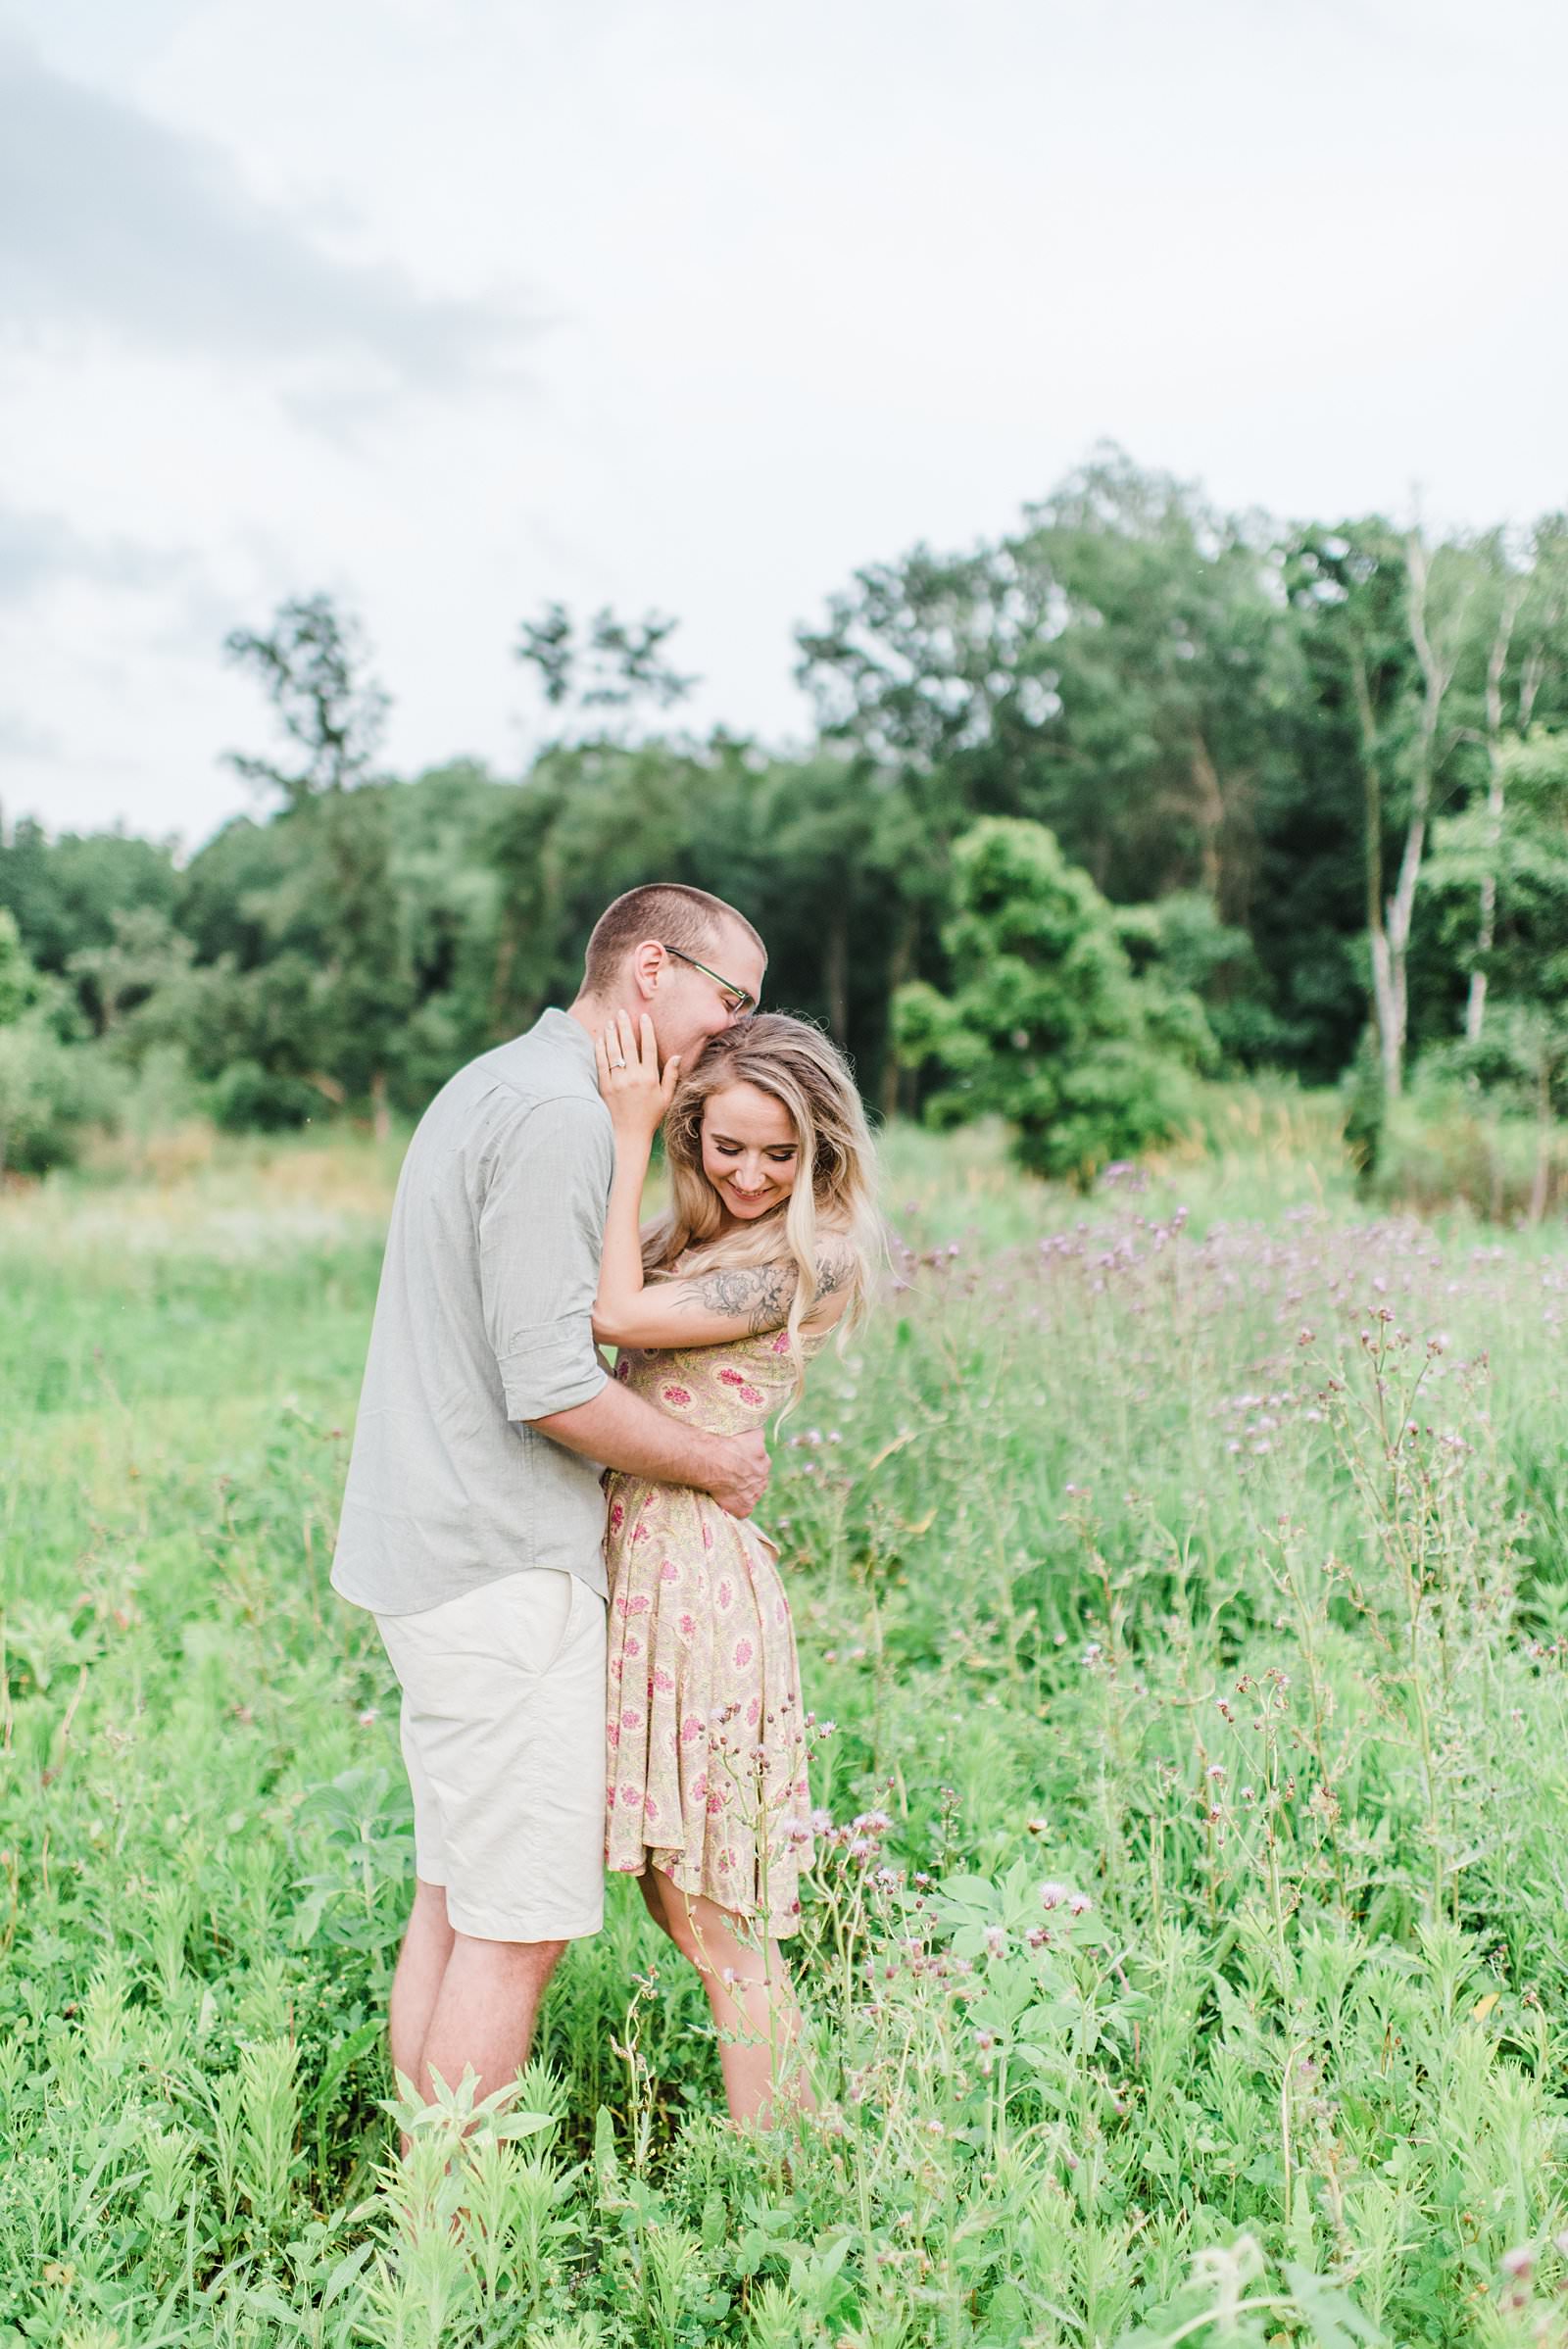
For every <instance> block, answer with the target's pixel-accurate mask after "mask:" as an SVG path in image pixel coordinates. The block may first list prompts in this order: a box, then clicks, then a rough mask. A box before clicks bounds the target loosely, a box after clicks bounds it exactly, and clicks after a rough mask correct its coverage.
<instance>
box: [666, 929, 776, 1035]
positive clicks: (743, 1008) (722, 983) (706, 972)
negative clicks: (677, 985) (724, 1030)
mask: <svg viewBox="0 0 1568 2349" xmlns="http://www.w3.org/2000/svg"><path fill="white" fill-rule="evenodd" d="M659 943H660V945H661V946H663V944H664V942H663V940H662V939H661V940H660V942H659ZM664 952H665V954H673V955H674V957H675V960H676V961H677V962H689V963H690V964H691V966H692V968H693V970H700V971H701V972H702V974H703V977H704V978H705V979H711V980H712V982H713V985H714V986H715V987H716V988H717V989H718V992H719V994H720V995H721V996H722V997H723V999H724V1008H725V1010H726V1011H727V1012H728V1013H729V1015H730V1017H731V1018H732V1019H744V1018H745V1017H746V1014H747V1013H748V1011H755V1010H756V1009H757V998H756V996H755V995H748V994H747V992H746V990H745V988H744V987H737V986H736V984H735V982H734V980H733V979H721V978H720V977H719V975H718V973H717V971H716V970H710V969H709V967H708V965H707V963H706V962H699V961H698V959H697V956H696V955H695V954H682V953H681V951H680V949H679V947H678V946H666V947H664Z"/></svg>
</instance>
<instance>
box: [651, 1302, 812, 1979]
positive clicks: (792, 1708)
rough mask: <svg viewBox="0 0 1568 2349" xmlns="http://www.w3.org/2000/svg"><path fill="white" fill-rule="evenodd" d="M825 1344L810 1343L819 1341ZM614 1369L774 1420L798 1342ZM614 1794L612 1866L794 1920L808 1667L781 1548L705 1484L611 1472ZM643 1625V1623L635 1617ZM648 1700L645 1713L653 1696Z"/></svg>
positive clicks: (669, 1398) (660, 1400)
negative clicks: (704, 1489)
mask: <svg viewBox="0 0 1568 2349" xmlns="http://www.w3.org/2000/svg"><path fill="white" fill-rule="evenodd" d="M823 1343H825V1341H823V1340H820V1339H818V1340H815V1341H812V1340H808V1341H807V1345H808V1350H809V1351H815V1350H816V1348H817V1347H818V1346H820V1345H822V1344H823ZM615 1375H616V1377H617V1378H619V1379H621V1380H622V1381H623V1383H624V1384H626V1385H628V1386H629V1387H630V1388H631V1390H632V1392H633V1393H634V1394H637V1395H643V1396H644V1397H646V1399H647V1400H648V1401H649V1402H652V1403H654V1404H656V1405H657V1406H658V1407H659V1408H661V1409H664V1410H669V1411H672V1412H673V1411H678V1412H679V1413H680V1415H681V1417H682V1418H683V1419H686V1420H687V1421H688V1422H689V1423H695V1424H696V1425H698V1426H700V1427H705V1428H711V1430H712V1431H713V1432H714V1433H715V1434H717V1435H738V1434H740V1433H741V1432H742V1431H743V1430H746V1429H749V1428H756V1427H760V1426H762V1425H763V1424H764V1423H765V1422H766V1420H767V1419H768V1418H769V1417H771V1415H772V1413H773V1412H774V1411H776V1410H778V1409H780V1408H781V1407H782V1405H783V1403H784V1402H785V1400H786V1399H787V1397H788V1395H789V1394H790V1392H791V1389H792V1387H793V1384H794V1377H793V1368H792V1365H791V1362H790V1358H789V1341H788V1340H787V1339H786V1338H784V1337H783V1336H782V1333H777V1334H775V1333H774V1332H771V1331H769V1332H768V1333H767V1335H766V1336H764V1337H761V1338H746V1339H737V1340H736V1341H735V1342H734V1343H733V1344H732V1345H728V1346H688V1347H681V1348H679V1349H675V1348H658V1349H651V1350H647V1351H639V1350H632V1351H630V1352H627V1353H624V1354H622V1356H621V1358H620V1360H619V1361H618V1362H617V1364H616V1366H615ZM606 1484H607V1490H608V1493H609V1495H610V1523H609V1531H608V1533H607V1536H606V1542H605V1556H606V1562H607V1565H608V1568H609V1574H610V1592H611V1608H610V1687H611V1690H612V1695H611V1703H610V1720H609V1724H608V1731H609V1743H610V1749H611V1755H612V1766H611V1788H612V1791H611V1798H610V1804H609V1817H608V1825H607V1833H606V1842H605V1861H606V1865H607V1866H608V1867H610V1868H613V1869H617V1870H620V1871H622V1872H624V1873H627V1874H630V1875H634V1876H640V1875H641V1874H642V1872H643V1870H644V1869H645V1868H646V1867H647V1866H648V1865H649V1863H650V1861H652V1862H653V1863H654V1864H656V1865H657V1866H658V1867H659V1868H660V1869H662V1871H663V1872H664V1874H665V1875H667V1876H668V1877H669V1878H670V1879H671V1881H672V1882H673V1883H674V1884H677V1885H678V1886H679V1887H680V1888H681V1889H682V1890H683V1891H688V1892H692V1893H704V1894H706V1895H707V1896H708V1898H709V1899H711V1900H714V1901H717V1902H718V1904H719V1905H720V1906H721V1907H722V1908H726V1909H729V1910H730V1911H732V1912H735V1913H738V1914H740V1915H743V1916H746V1917H751V1918H756V1919H758V1920H759V1921H761V1920H762V1919H763V1918H765V1920H766V1930H767V1932H768V1933H771V1934H773V1935H774V1936H779V1935H782V1934H785V1933H794V1932H795V1931H796V1930H797V1928H798V1926H799V1923H800V1908H801V1904H800V1887H799V1878H800V1873H801V1871H802V1870H803V1869H805V1868H809V1866H810V1864H811V1856H812V1841H811V1830H810V1801H809V1793H808V1785H807V1767H806V1729H805V1723H804V1720H803V1717H802V1712H801V1676H800V1665H799V1662H798V1659H797V1656H796V1652H795V1632H794V1627H793V1625H792V1623H791V1621H790V1610H789V1600H788V1598H787V1596H786V1594H785V1590H784V1585H783V1581H782V1578H781V1577H780V1574H779V1568H778V1549H777V1546H776V1544H775V1543H773V1542H770V1541H769V1540H768V1538H767V1536H766V1535H765V1534H763V1533H760V1532H759V1530H758V1528H757V1526H756V1524H755V1523H754V1522H753V1520H751V1519H750V1518H748V1519H746V1520H745V1521H744V1522H743V1521H741V1520H739V1519H737V1518H734V1517H730V1516H727V1515H726V1514H725V1512H724V1511H723V1510H722V1509H721V1508H720V1507H719V1506H718V1503H717V1502H716V1501H715V1500H713V1499H711V1497H710V1495H709V1494H708V1493H696V1492H693V1491H692V1490H691V1489H690V1488H689V1487H686V1486H671V1485H650V1484H646V1483H644V1482H643V1481H642V1480H641V1479H640V1478H637V1477H628V1476H621V1475H618V1474H611V1475H609V1476H608V1477H607V1480H606ZM634 1624H635V1626H636V1629H635V1632H634V1631H633V1629H632V1627H633V1625H634ZM644 1704H646V1712H644V1710H643V1709H642V1708H643V1706H644Z"/></svg>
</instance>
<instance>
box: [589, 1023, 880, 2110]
mask: <svg viewBox="0 0 1568 2349" xmlns="http://www.w3.org/2000/svg"><path fill="white" fill-rule="evenodd" d="M595 1049H596V1052H597V1054H598V1059H599V1084H600V1090H601V1091H602V1093H603V1094H604V1097H605V1100H606V1101H607V1102H608V1103H609V1107H610V1113H611V1117H612V1119H613V1122H614V1128H615V1174H614V1181H613V1187H612V1190H611V1195H610V1210H609V1215H608V1219H607V1222H606V1227H605V1242H604V1253H603V1256H602V1259H601V1265H600V1280H599V1295H598V1299H597V1301H596V1304H595V1307H594V1332H595V1335H596V1337H598V1338H599V1339H601V1340H602V1341H604V1342H605V1343H607V1344H610V1345H613V1346H618V1347H619V1348H620V1358H619V1360H618V1362H617V1363H616V1366H615V1375H616V1377H617V1378H620V1379H623V1380H625V1381H626V1382H627V1383H628V1384H629V1385H630V1386H632V1387H633V1388H635V1389H636V1390H637V1392H638V1393H639V1394H641V1395H645V1396H646V1397H647V1398H648V1399H649V1400H650V1401H652V1402H654V1403H656V1404H657V1405H658V1406H659V1408H660V1409H661V1410H664V1411H670V1412H673V1413H674V1414H676V1415H677V1416H678V1417H681V1418H686V1419H689V1420H690V1421H691V1422H692V1423H693V1424H694V1425H698V1426H702V1427H707V1428H711V1429H712V1430H714V1431H715V1432H717V1433H722V1434H726V1435H734V1434H739V1433H740V1432H742V1431H743V1430H746V1429H751V1428H760V1427H761V1426H763V1425H764V1424H765V1422H766V1421H767V1420H768V1419H769V1418H771V1417H772V1415H773V1414H774V1412H775V1411H776V1410H777V1409H778V1408H779V1406H780V1405H781V1404H784V1405H786V1406H787V1405H789V1404H791V1403H793V1402H794V1401H795V1399H796V1398H797V1397H798V1396H799V1395H800V1392H801V1388H802V1385H803V1383H804V1379H805V1373H806V1365H807V1363H808V1362H809V1359H810V1358H811V1356H812V1355H813V1354H814V1353H816V1352H817V1351H819V1350H820V1348H821V1347H822V1346H824V1345H825V1344H826V1343H827V1338H828V1334H829V1332H830V1331H831V1330H832V1329H833V1328H834V1327H835V1326H844V1327H848V1326H850V1324H851V1323H852V1322H853V1321H854V1320H857V1319H858V1317H859V1315H860V1313H861V1312H862V1311H863V1308H864V1302H865V1297H866V1290H867V1286H868V1276H869V1266H870V1259H871V1253H872V1248H873V1246H874V1232H875V1219H874V1214H873V1210H872V1203H871V1165H872V1153H871V1142H870V1137H869V1135H868V1134H867V1132H866V1126H865V1116H864V1112H863V1111H862V1109H861V1107H860V1101H859V1097H858V1094H857V1092H856V1090H855V1085H854V1081H853V1079H852V1078H851V1076H850V1072H849V1069H848V1067H847V1066H846V1064H845V1062H844V1060H843V1058H842V1057H841V1055H840V1054H839V1053H838V1052H836V1051H835V1049H834V1047H833V1046H832V1045H831V1044H830V1043H829V1041H828V1040H827V1038H826V1037H825V1036H823V1035H821V1034H820V1033H819V1031H818V1030H817V1029H815V1028H813V1027H810V1026H809V1025H808V1024H807V1023H806V1022H805V1021H804V1020H798V1019H788V1018H785V1017H784V1016H783V1015H781V1014H779V1013H776V1012H766V1013H760V1014H758V1015H757V1016H756V1017H754V1018H751V1019H747V1020H743V1021H741V1022H740V1023H739V1024H738V1025H736V1026H735V1027H733V1028H730V1029H728V1030H727V1031H726V1032H725V1033H724V1034H722V1035H720V1036H718V1037H717V1038H715V1039H714V1040H713V1041H712V1042H711V1044H710V1045H709V1046H708V1048H707V1050H706V1051H705V1052H704V1054H703V1057H702V1061H701V1063H700V1065H699V1066H698V1067H697V1069H695V1070H694V1072H693V1073H692V1075H691V1076H690V1077H688V1078H686V1079H685V1080H684V1082H677V1080H678V1078H679V1063H678V1059H675V1060H672V1061H670V1062H669V1063H668V1064H667V1065H666V1067H665V1070H664V1073H663V1076H662V1077H661V1075H660V1071H659V1062H658V1054H657V1050H656V1047H655V1043H654V1034H653V1027H652V1024H651V1022H650V1021H649V1020H647V1019H646V1018H645V1019H644V1020H643V1022H642V1035H641V1038H640V1040H639V1039H636V1038H634V1037H633V1034H632V1029H631V1022H630V1020H629V1019H628V1018H627V1016H626V1014H625V1013H624V1012H622V1013H620V1014H619V1015H618V1016H617V1020H616V1024H615V1025H614V1026H613V1027H612V1028H610V1029H607V1031H606V1032H605V1034H604V1035H603V1036H602V1037H600V1038H599V1039H597V1041H596V1048H595ZM661 1123H662V1124H663V1127H664V1154H665V1158H666V1160H667V1162H668V1166H669V1172H670V1182H671V1189H672V1203H671V1206H670V1210H669V1212H668V1213H667V1214H666V1215H663V1216H662V1217H661V1218H660V1219H659V1221H658V1222H656V1223H655V1224H653V1225H651V1226H650V1228H649V1230H648V1231H647V1232H646V1233H641V1232H639V1229H638V1220H637V1218H638V1208H639V1206H640V1203H641V1199H642V1192H643V1185H644V1181H645V1178H646V1176H647V1172H648V1157H649V1151H650V1149H651V1147H652V1143H653V1138H654V1135H655V1133H656V1132H657V1130H658V1128H659V1126H660V1124H661ZM607 1490H608V1493H609V1498H610V1519H609V1531H608V1534H607V1537H606V1556H607V1562H608V1568H609V1576H610V1599H611V1614H610V1704H609V1716H610V1717H609V1740H610V1755H609V1763H610V1768H609V1785H610V1801H609V1821H608V1833H607V1839H606V1864H607V1866H609V1867H610V1868H612V1869H615V1870H622V1871H624V1872H625V1873H627V1874H629V1875H634V1876H636V1877H637V1878H638V1879H639V1882H640V1884H641V1887H642V1893H643V1898H644V1899H645V1901H646V1902H647V1904H648V1907H649V1910H650V1912H651V1914H652V1915H653V1917H654V1920H655V1922H656V1923H657V1924H658V1925H659V1926H661V1927H662V1930H663V1931H664V1932H665V1933H667V1934H668V1935H669V1937H670V1939H671V1940H672V1941H673V1942H674V1943H675V1945H676V1947H677V1948H679V1949H680V1950H682V1951H683V1952H684V1954H685V1955H686V1956H687V1957H688V1958H690V1959H691V1961H692V1963H693V1964H694V1965H695V1966H696V1967H697V1968H698V1970H699V1972H700V1973H701V1975H702V1977H703V1982H704V1986H705V1988H706V1990H707V1992H708V1998H709V2003H710V2005H711V2008H712V2012H713V2020H714V2023H715V2025H716V2026H717V2029H718V2034H719V2048H720V2057H721V2061H722V2064H723V2071H724V2090H725V2094H726V2096H727V2098H728V2101H729V2109H730V2114H731V2117H732V2119H734V2120H736V2121H760V2122H764V2123H765V2122H768V2121H771V2120H772V2118H773V2117H774V2108H775V2103H776V2101H777V2098H778V2096H779V2094H780V2093H781V2092H782V2093H783V2094H784V2095H785V2096H786V2098H787V2100H788V2101H791V2102H793V2103H794V2104H796V2105H797V2106H805V2107H808V2108H809V2106H810V2105H811V2103H812V2098H811V2094H810V2090H809V2084H808V2083H807V2082H806V2080H804V2078H803V2077H802V2075H801V2072H800V2065H799V2058H798V2054H797V2053H796V2049H797V2043H798V2040H799V2037H800V2031H801V2016H800V2009H799V2006H798V2005H797V2003H796V1999H795V1993H794V1990H793V1988H792V1986H791V1983H790V1979H789V1973H788V1970H787V1968H786V1966H785V1964H784V1960H783V1958H782V1956H781V1954H780V1951H779V1942H780V1941H781V1940H782V1939H784V1938H785V1937H786V1936H787V1935H788V1934H790V1933H793V1932H794V1931H795V1930H796V1926H797V1923H798V1921H799V1917H800V1905H801V1904H800V1899H799V1896H798V1891H797V1880H798V1877H799V1874H800V1871H801V1869H802V1868H804V1867H806V1866H808V1865H809V1861H810V1857H811V1829H810V1810H809V1795H808V1791H807V1755H806V1727H805V1722H804V1719H803V1715H802V1709H801V1695H800V1672H799V1666H798V1664H797V1662H796V1654H795V1635H794V1631H793V1628H792V1626H791V1622H790V1610H789V1602H788V1599H787V1598H786V1596H785V1592H784V1586H783V1583H782V1581H781V1579H780V1576H779V1571H778V1549H777V1546H776V1545H775V1543H773V1542H770V1541H769V1540H768V1538H767V1536H766V1535H765V1534H762V1533H760V1532H759V1530H758V1528H757V1527H756V1526H755V1525H754V1524H753V1523H752V1522H751V1521H750V1520H746V1521H742V1520H740V1519H738V1518H734V1517H730V1516H728V1515H727V1514H726V1513H725V1511H724V1510H722V1509H721V1508H720V1507H719V1506H718V1504H717V1502H716V1501H714V1500H713V1499H711V1496H710V1495H709V1494H707V1493H697V1492H694V1491H692V1490H690V1489H689V1488H685V1487H672V1486H661V1485H650V1484H646V1483H644V1482H642V1481H641V1480H640V1479H638V1478H635V1477H629V1476H623V1475H620V1474H618V1473H612V1474H611V1475H610V1476H609V1477H608V1478H607ZM786 2081H787V2085H786Z"/></svg>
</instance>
